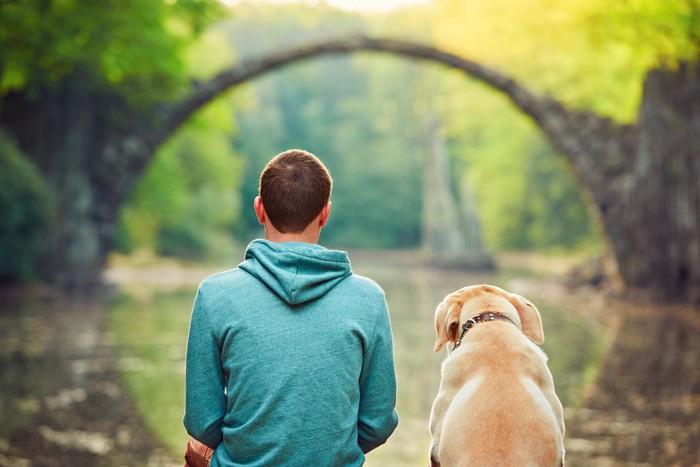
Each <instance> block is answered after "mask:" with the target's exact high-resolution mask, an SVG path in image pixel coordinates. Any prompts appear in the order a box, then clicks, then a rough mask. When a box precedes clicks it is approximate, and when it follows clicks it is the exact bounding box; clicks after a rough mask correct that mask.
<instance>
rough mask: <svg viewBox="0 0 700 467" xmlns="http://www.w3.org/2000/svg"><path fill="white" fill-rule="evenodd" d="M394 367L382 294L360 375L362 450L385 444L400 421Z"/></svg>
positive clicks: (359, 435) (358, 423)
mask: <svg viewBox="0 0 700 467" xmlns="http://www.w3.org/2000/svg"><path fill="white" fill-rule="evenodd" d="M395 406H396V371H395V369H394V350H393V338H392V335H391V324H390V321H389V310H388V308H387V306H386V301H385V300H384V297H383V296H382V300H381V305H380V310H379V316H378V320H377V324H376V327H375V330H374V336H373V338H372V341H371V343H370V345H369V348H368V349H367V352H366V353H365V355H364V361H363V364H362V374H361V375H360V413H359V415H358V421H357V428H358V444H359V445H360V448H361V449H362V451H363V452H364V453H368V452H369V451H371V450H372V449H374V448H376V447H378V446H380V445H382V444H384V443H385V442H386V440H387V439H389V436H391V434H392V433H393V432H394V430H395V429H396V426H397V425H398V423H399V417H398V415H397V413H396V410H394V407H395Z"/></svg>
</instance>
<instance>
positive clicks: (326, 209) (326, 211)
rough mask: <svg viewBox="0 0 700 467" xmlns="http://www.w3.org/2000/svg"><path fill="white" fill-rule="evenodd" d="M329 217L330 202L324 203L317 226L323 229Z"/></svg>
mask: <svg viewBox="0 0 700 467" xmlns="http://www.w3.org/2000/svg"><path fill="white" fill-rule="evenodd" d="M330 215H331V202H330V200H329V201H328V202H327V203H326V205H325V206H323V209H321V214H320V215H319V217H318V226H319V227H321V228H323V227H325V226H326V224H327V223H328V218H329V217H330Z"/></svg>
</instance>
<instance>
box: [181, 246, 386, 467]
mask: <svg viewBox="0 0 700 467" xmlns="http://www.w3.org/2000/svg"><path fill="white" fill-rule="evenodd" d="M395 402H396V377H395V371H394V361H393V349H392V335H391V326H390V322H389V312H388V309H387V306H386V301H385V298H384V292H383V291H382V289H381V288H380V287H379V286H378V285H377V284H376V283H374V282H372V281H371V280H369V279H367V278H364V277H362V276H359V275H357V274H353V272H352V269H351V267H350V261H349V259H348V257H347V254H346V253H345V252H341V251H333V250H327V249H325V248H323V247H321V246H319V245H315V244H308V243H296V242H288V243H274V242H269V241H267V240H255V241H253V242H252V243H251V244H250V245H249V246H248V249H247V250H246V253H245V261H244V262H243V263H241V264H240V265H239V267H238V268H236V269H233V270H230V271H226V272H222V273H219V274H216V275H213V276H211V277H208V278H207V279H205V280H204V281H203V282H202V283H201V284H200V286H199V290H198V292H197V296H196V298H195V303H194V307H193V311H192V319H191V322H190V332H189V338H188V342H187V367H186V406H185V416H184V424H185V428H186V429H187V432H188V433H189V434H190V435H192V436H193V437H194V438H196V439H198V440H199V441H201V442H203V443H204V444H206V445H208V446H211V447H216V449H215V451H214V455H213V457H212V463H211V464H212V465H213V466H217V465H222V466H334V467H335V466H356V465H362V464H363V462H364V459H365V457H364V454H365V453H367V452H369V451H371V450H372V449H374V448H375V447H377V446H379V445H381V444H383V443H384V442H385V441H386V440H387V439H388V437H389V436H390V435H391V434H392V433H393V431H394V429H395V428H396V425H397V423H398V417H397V414H396V411H395V410H394V407H395Z"/></svg>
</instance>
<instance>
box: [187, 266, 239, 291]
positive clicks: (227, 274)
mask: <svg viewBox="0 0 700 467" xmlns="http://www.w3.org/2000/svg"><path fill="white" fill-rule="evenodd" d="M250 279H252V278H251V276H250V274H248V273H246V272H245V271H243V270H242V269H239V268H234V269H228V270H226V271H221V272H217V273H214V274H212V275H210V276H208V277H206V278H205V279H204V280H203V281H202V282H200V284H199V289H200V290H217V289H221V288H231V287H236V286H237V285H238V284H240V285H244V284H245V283H247V282H248V281H249V280H250Z"/></svg>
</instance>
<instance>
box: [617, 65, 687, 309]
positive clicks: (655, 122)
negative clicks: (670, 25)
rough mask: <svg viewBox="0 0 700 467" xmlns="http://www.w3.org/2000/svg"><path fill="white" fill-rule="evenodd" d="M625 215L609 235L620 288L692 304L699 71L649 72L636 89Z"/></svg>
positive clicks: (683, 66) (682, 67)
mask: <svg viewBox="0 0 700 467" xmlns="http://www.w3.org/2000/svg"><path fill="white" fill-rule="evenodd" d="M638 128H639V133H638V134H639V137H638V139H637V145H636V157H635V159H634V162H633V164H632V165H631V166H630V167H629V168H628V170H629V172H630V178H631V183H630V184H631V187H630V189H629V191H628V192H627V193H626V194H627V196H626V198H625V199H624V200H621V201H622V202H624V203H625V205H626V206H625V207H626V208H627V212H628V215H627V216H626V217H623V218H622V219H619V221H618V222H620V223H621V227H620V229H619V230H617V231H610V232H609V233H608V235H609V236H610V240H611V243H612V244H613V245H614V248H615V249H616V250H617V251H618V254H617V257H618V265H619V268H620V273H621V275H622V277H624V278H625V281H626V283H627V285H628V286H629V287H630V288H634V289H646V290H649V291H651V292H652V293H653V294H654V295H657V296H660V298H664V299H681V300H686V301H690V302H695V303H700V225H699V218H700V68H699V67H698V66H689V65H687V64H682V65H681V66H680V67H679V68H678V69H677V70H655V71H652V72H651V73H649V75H648V76H647V79H646V82H645V84H644V96H643V101H642V105H641V108H640V112H639V119H638Z"/></svg>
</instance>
